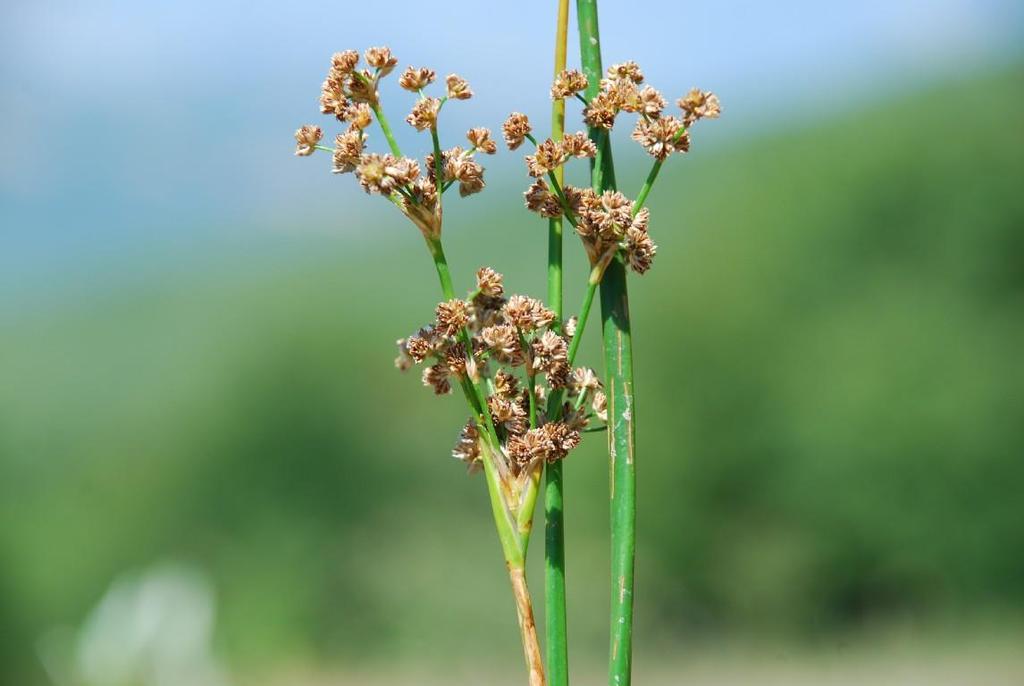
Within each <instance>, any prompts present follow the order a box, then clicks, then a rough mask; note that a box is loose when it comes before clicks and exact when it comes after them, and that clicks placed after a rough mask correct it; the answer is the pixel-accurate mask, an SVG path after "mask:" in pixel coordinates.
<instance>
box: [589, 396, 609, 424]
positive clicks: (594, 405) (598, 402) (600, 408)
mask: <svg viewBox="0 0 1024 686" xmlns="http://www.w3.org/2000/svg"><path fill="white" fill-rule="evenodd" d="M590 407H591V409H592V410H594V414H596V415H597V417H598V419H600V420H602V421H605V422H607V421H608V398H607V397H606V396H605V394H604V391H597V392H596V393H594V400H593V402H591V403H590Z"/></svg>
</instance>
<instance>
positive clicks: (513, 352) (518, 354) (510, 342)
mask: <svg viewBox="0 0 1024 686" xmlns="http://www.w3.org/2000/svg"><path fill="white" fill-rule="evenodd" d="M480 339H481V340H482V341H483V342H484V344H485V345H486V346H487V348H488V349H489V350H490V351H491V354H492V355H493V356H494V358H495V359H496V360H498V361H499V362H503V363H505V364H511V365H512V366H518V365H519V364H521V363H522V359H523V358H522V354H523V351H522V349H521V348H520V346H519V333H518V332H517V331H516V329H515V327H514V326H511V325H510V324H498V325H495V326H488V327H487V328H485V329H484V330H483V331H481V332H480Z"/></svg>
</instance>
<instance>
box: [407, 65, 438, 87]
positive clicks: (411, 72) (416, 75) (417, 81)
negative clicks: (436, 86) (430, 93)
mask: <svg viewBox="0 0 1024 686" xmlns="http://www.w3.org/2000/svg"><path fill="white" fill-rule="evenodd" d="M435 78H437V74H435V73H434V70H433V69H427V68H426V67H419V68H418V69H417V68H415V67H406V68H405V71H403V72H402V75H401V76H400V77H398V85H399V86H401V87H402V88H404V89H405V90H407V91H412V92H413V93H416V92H418V91H420V90H421V89H423V88H426V87H427V86H429V85H430V84H432V83H433V82H434V79H435Z"/></svg>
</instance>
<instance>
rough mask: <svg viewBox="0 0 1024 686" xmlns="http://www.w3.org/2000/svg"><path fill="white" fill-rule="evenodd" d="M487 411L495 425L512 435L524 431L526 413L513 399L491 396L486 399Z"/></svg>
mask: <svg viewBox="0 0 1024 686" xmlns="http://www.w3.org/2000/svg"><path fill="white" fill-rule="evenodd" d="M487 409H489V410H490V411H491V419H492V421H493V422H494V423H495V424H498V425H501V426H504V427H505V428H506V429H508V430H509V431H510V432H511V433H513V434H521V433H523V432H524V431H526V429H527V422H526V419H527V414H526V411H525V410H524V409H523V407H522V405H520V404H519V403H518V402H516V400H515V399H511V398H509V399H506V398H502V397H500V396H497V395H492V396H491V397H489V398H488V399H487Z"/></svg>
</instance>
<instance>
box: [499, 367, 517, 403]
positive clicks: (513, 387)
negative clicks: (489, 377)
mask: <svg viewBox="0 0 1024 686" xmlns="http://www.w3.org/2000/svg"><path fill="white" fill-rule="evenodd" d="M518 392H519V379H517V378H516V377H515V375H513V374H509V373H508V372H506V371H505V370H503V369H499V370H498V372H497V373H496V374H495V375H494V394H495V395H496V396H498V397H499V398H503V399H505V400H509V399H511V398H512V397H513V396H515V394H516V393H518Z"/></svg>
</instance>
